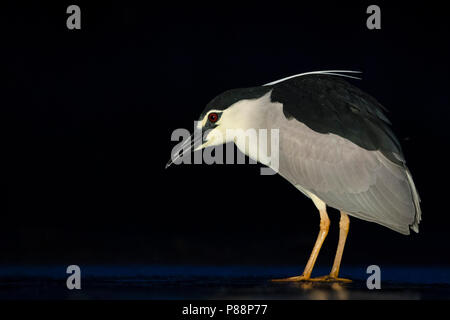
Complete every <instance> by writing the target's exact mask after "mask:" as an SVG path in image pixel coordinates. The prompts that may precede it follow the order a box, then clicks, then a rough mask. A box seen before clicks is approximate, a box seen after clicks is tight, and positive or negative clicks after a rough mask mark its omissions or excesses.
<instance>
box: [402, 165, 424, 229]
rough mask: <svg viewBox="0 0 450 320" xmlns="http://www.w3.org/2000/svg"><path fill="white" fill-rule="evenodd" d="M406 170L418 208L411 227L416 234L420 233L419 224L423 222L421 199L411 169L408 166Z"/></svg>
mask: <svg viewBox="0 0 450 320" xmlns="http://www.w3.org/2000/svg"><path fill="white" fill-rule="evenodd" d="M405 169H406V176H407V177H408V182H409V186H410V188H411V194H412V197H413V201H414V206H415V208H416V215H415V216H414V222H413V223H412V224H411V225H410V228H411V229H412V230H413V231H415V232H419V223H420V221H421V220H422V210H421V209H420V197H419V193H418V192H417V189H416V185H415V184H414V181H413V178H412V175H411V172H409V169H408V168H407V167H406V166H405Z"/></svg>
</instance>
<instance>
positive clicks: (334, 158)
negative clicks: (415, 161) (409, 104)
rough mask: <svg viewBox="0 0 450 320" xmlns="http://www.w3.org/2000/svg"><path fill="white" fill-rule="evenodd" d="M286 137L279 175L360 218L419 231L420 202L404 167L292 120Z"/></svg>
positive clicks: (282, 141) (282, 138) (285, 130)
mask: <svg viewBox="0 0 450 320" xmlns="http://www.w3.org/2000/svg"><path fill="white" fill-rule="evenodd" d="M280 135H281V136H280V168H279V170H280V174H281V175H283V176H284V177H285V178H286V179H287V180H289V181H290V182H291V183H293V184H294V185H298V186H300V187H301V188H303V189H305V190H307V191H308V192H311V193H313V194H314V195H316V196H317V197H318V198H320V199H321V200H322V201H324V202H325V203H326V204H327V205H328V206H331V207H334V208H336V209H339V210H343V211H345V212H347V213H349V214H350V215H352V216H355V217H357V218H360V219H363V220H367V221H371V222H375V223H378V224H381V225H383V226H386V227H388V228H390V229H393V230H395V231H397V232H400V233H403V234H409V228H410V227H411V228H412V229H413V230H414V231H416V232H418V224H419V222H420V215H421V212H420V205H419V201H420V200H419V196H418V194H417V191H416V189H415V186H414V182H413V180H412V177H411V174H410V173H409V171H408V169H407V168H406V166H405V165H404V164H403V165H399V164H395V163H393V162H392V161H390V160H389V159H387V158H386V157H385V156H384V155H383V153H382V152H380V151H377V150H373V151H369V150H366V149H364V148H361V147H359V146H357V145H356V144H354V143H352V142H350V141H348V140H346V139H344V138H342V137H340V136H337V135H334V134H322V133H317V132H315V131H313V130H311V129H309V128H308V127H307V126H305V125H304V124H302V123H301V122H298V121H296V120H290V121H287V122H286V123H285V126H284V128H283V131H282V132H280ZM396 156H397V157H401V156H399V155H396ZM399 160H401V161H402V163H403V160H402V159H401V158H399Z"/></svg>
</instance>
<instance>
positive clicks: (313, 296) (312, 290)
mask: <svg viewBox="0 0 450 320" xmlns="http://www.w3.org/2000/svg"><path fill="white" fill-rule="evenodd" d="M292 286H293V287H296V288H298V289H301V290H302V292H301V293H300V296H299V297H298V298H299V299H307V300H348V298H349V295H348V291H347V289H346V287H345V285H343V284H341V283H338V282H332V283H318V282H294V283H292Z"/></svg>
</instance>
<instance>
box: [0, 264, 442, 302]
mask: <svg viewBox="0 0 450 320" xmlns="http://www.w3.org/2000/svg"><path fill="white" fill-rule="evenodd" d="M66 267H67V266H7V267H6V266H3V267H0V299H8V300H9V299H14V300H15V299H38V300H40V299H139V300H140V299H450V268H449V267H418V266H384V267H383V266H380V267H381V289H380V290H369V289H368V288H367V286H366V279H367V277H368V276H369V275H368V274H367V273H366V267H347V266H344V267H343V269H342V270H343V272H342V275H341V276H342V277H347V278H351V279H353V282H352V283H349V284H340V283H311V282H310V283H304V282H301V283H300V282H297V283H296V282H293V283H288V282H282V283H280V282H271V281H270V279H273V278H280V277H287V276H292V275H297V274H298V273H299V270H300V269H301V268H300V267H266V266H220V267H219V266H154V265H133V266H112V265H103V266H93V265H85V266H83V265H80V268H81V273H82V275H81V287H82V288H81V290H68V289H67V287H66V279H67V277H68V276H69V275H68V274H66ZM328 271H329V270H328V268H320V267H317V268H316V269H315V274H314V276H318V275H323V274H327V273H328Z"/></svg>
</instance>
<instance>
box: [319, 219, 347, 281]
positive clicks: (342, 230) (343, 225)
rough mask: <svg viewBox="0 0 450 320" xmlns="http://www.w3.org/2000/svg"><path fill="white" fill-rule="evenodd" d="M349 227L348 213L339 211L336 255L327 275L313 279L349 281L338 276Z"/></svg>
mask: <svg viewBox="0 0 450 320" xmlns="http://www.w3.org/2000/svg"><path fill="white" fill-rule="evenodd" d="M349 228H350V218H349V217H348V215H347V214H346V213H345V212H344V211H341V220H340V221H339V243H338V247H337V250H336V256H335V257H334V263H333V267H332V268H331V272H330V274H329V275H328V276H323V277H319V278H315V279H314V280H315V281H325V282H328V281H331V282H335V281H338V282H351V280H350V279H345V278H339V277H338V276H339V268H340V267H341V261H342V255H343V253H344V247H345V241H346V240H347V235H348V230H349Z"/></svg>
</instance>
